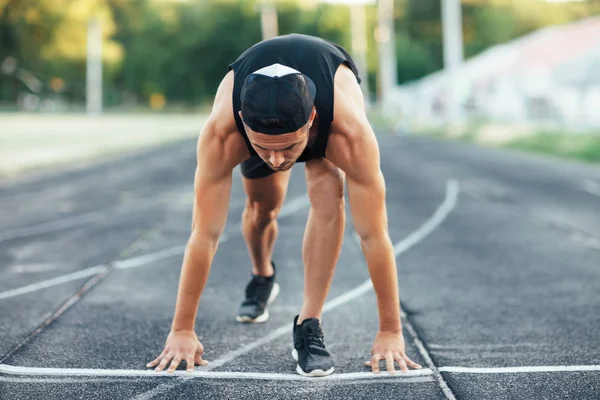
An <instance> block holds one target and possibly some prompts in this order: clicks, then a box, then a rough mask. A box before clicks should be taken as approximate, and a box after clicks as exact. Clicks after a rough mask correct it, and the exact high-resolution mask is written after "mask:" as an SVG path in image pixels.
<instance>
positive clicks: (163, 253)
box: [114, 233, 229, 269]
mask: <svg viewBox="0 0 600 400" xmlns="http://www.w3.org/2000/svg"><path fill="white" fill-rule="evenodd" d="M227 240H229V236H228V235H227V234H226V233H223V234H222V235H221V237H220V238H219V243H225V242H227ZM185 248H186V246H185V245H182V246H175V247H171V248H168V249H164V250H160V251H157V252H154V253H148V254H144V255H143V256H138V257H132V258H128V259H126V260H120V261H117V262H115V263H114V266H115V268H117V269H129V268H136V267H143V266H146V265H148V264H151V263H153V262H156V261H159V260H164V259H165V258H169V257H174V256H180V255H182V254H183V253H185Z"/></svg>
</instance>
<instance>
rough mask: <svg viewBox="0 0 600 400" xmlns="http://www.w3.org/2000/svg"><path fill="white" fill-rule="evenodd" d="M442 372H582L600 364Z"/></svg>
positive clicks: (471, 368) (598, 366) (455, 368)
mask: <svg viewBox="0 0 600 400" xmlns="http://www.w3.org/2000/svg"><path fill="white" fill-rule="evenodd" d="M438 369H439V371H440V372H450V373H455V374H521V373H527V372H580V371H600V365H536V366H525V367H492V368H477V367H441V368H438Z"/></svg>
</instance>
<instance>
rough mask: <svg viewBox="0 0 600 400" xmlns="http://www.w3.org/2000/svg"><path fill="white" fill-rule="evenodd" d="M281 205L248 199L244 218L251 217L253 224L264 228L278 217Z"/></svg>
mask: <svg viewBox="0 0 600 400" xmlns="http://www.w3.org/2000/svg"><path fill="white" fill-rule="evenodd" d="M278 214H279V207H275V206H272V205H268V204H264V203H261V202H258V201H254V200H246V208H245V209H244V218H246V219H249V220H250V221H251V222H252V224H253V225H255V226H257V227H259V228H264V227H266V226H267V225H269V224H270V223H271V222H273V221H274V220H275V219H277V215H278Z"/></svg>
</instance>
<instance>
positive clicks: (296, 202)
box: [0, 195, 310, 300]
mask: <svg viewBox="0 0 600 400" xmlns="http://www.w3.org/2000/svg"><path fill="white" fill-rule="evenodd" d="M308 205H310V200H309V199H308V196H307V195H304V196H300V197H297V198H294V199H292V200H291V201H290V202H288V203H287V204H285V205H284V206H283V207H282V209H281V211H280V213H279V218H286V217H289V216H290V215H293V214H294V213H296V212H298V211H300V210H301V209H302V208H304V207H306V206H308ZM237 230H239V229H237ZM227 240H229V236H228V235H227V233H223V234H222V235H221V238H220V239H219V243H224V242H226V241H227ZM0 241H2V240H0ZM185 247H186V246H184V245H180V246H175V247H171V248H168V249H164V250H159V251H156V252H153V253H148V254H145V255H143V256H137V257H132V258H128V259H125V260H119V261H117V262H115V263H114V267H115V268H116V269H128V268H137V267H142V266H146V265H149V264H151V263H153V262H156V261H159V260H163V259H165V258H169V257H174V256H178V255H181V254H183V253H184V252H185ZM94 268H96V269H94ZM99 268H107V267H106V266H104V265H101V266H96V267H91V268H87V269H84V270H81V271H78V272H73V273H70V274H66V275H61V276H57V277H55V278H52V279H49V280H46V281H42V282H38V283H34V284H31V285H27V286H23V287H20V288H16V289H11V290H8V291H6V292H0V300H1V299H6V298H9V297H14V296H18V295H21V294H25V293H31V292H34V291H36V290H40V289H45V288H48V287H51V286H56V285H60V284H63V283H66V282H69V281H72V280H76V279H79V278H84V277H86V276H91V275H94V273H97V272H99V271H101V269H99ZM92 271H93V272H92Z"/></svg>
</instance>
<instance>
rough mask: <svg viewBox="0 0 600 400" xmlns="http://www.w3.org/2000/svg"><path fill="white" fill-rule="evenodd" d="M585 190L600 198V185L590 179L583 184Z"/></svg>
mask: <svg viewBox="0 0 600 400" xmlns="http://www.w3.org/2000/svg"><path fill="white" fill-rule="evenodd" d="M583 190H585V191H586V192H588V193H590V194H593V195H594V196H598V197H600V183H597V182H594V181H592V180H590V179H588V180H586V181H584V182H583Z"/></svg>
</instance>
